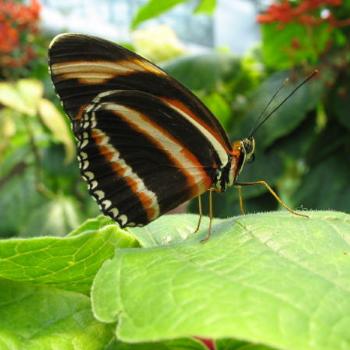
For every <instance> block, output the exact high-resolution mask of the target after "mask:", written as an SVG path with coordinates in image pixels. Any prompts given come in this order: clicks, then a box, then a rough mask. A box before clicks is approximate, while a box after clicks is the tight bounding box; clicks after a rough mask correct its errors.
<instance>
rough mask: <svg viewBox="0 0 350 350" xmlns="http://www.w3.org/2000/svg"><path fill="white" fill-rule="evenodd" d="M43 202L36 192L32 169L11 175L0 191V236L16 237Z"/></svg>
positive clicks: (42, 198) (43, 199)
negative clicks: (34, 210)
mask: <svg viewBox="0 0 350 350" xmlns="http://www.w3.org/2000/svg"><path fill="white" fill-rule="evenodd" d="M44 202H45V198H44V197H43V196H42V195H41V194H40V193H38V192H37V190H36V187H35V175H34V172H33V169H28V170H27V171H26V172H25V173H23V174H18V175H17V174H14V175H12V178H11V179H9V181H8V182H7V183H6V186H3V187H2V188H1V189H0V236H7V237H8V236H13V235H17V234H18V233H19V232H20V231H21V230H23V229H25V226H26V223H27V222H28V220H29V219H30V217H31V215H32V211H33V209H34V208H38V207H39V206H40V205H42V204H43V203H44Z"/></svg>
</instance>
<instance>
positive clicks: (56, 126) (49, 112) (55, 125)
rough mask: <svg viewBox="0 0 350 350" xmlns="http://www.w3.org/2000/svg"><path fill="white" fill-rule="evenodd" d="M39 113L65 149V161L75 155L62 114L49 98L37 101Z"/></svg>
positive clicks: (70, 159)
mask: <svg viewBox="0 0 350 350" xmlns="http://www.w3.org/2000/svg"><path fill="white" fill-rule="evenodd" d="M38 107H39V113H40V117H41V119H42V121H43V122H44V124H45V125H46V127H47V128H48V129H49V130H50V131H51V132H52V134H53V136H54V137H55V138H56V140H58V141H59V142H62V143H63V145H64V147H65V150H66V162H70V161H72V160H73V158H74V155H75V145H74V142H73V139H72V136H71V133H70V131H69V128H68V126H67V124H66V122H65V120H64V118H65V117H64V115H63V114H62V113H60V112H59V111H58V109H57V108H56V106H55V105H54V104H53V103H52V102H51V101H49V100H46V99H44V98H43V99H41V100H40V101H39V106H38Z"/></svg>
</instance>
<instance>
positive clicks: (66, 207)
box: [20, 195, 80, 237]
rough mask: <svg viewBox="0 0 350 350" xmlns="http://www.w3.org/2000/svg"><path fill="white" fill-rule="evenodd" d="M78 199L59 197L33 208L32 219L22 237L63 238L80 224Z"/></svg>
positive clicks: (23, 229)
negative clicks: (51, 236)
mask: <svg viewBox="0 0 350 350" xmlns="http://www.w3.org/2000/svg"><path fill="white" fill-rule="evenodd" d="M77 207H78V204H77V201H76V199H74V198H72V197H71V198H70V197H64V196H62V195H57V196H55V197H54V198H52V199H50V200H48V201H45V202H44V203H43V204H42V205H40V206H38V207H36V208H31V210H30V217H29V218H28V221H27V222H26V225H25V226H24V227H22V229H21V231H20V236H22V237H29V236H44V235H45V236H47V235H53V236H63V235H65V234H66V233H67V232H69V231H71V230H72V229H73V228H75V227H77V226H78V225H79V222H80V218H79V211H78V208H77Z"/></svg>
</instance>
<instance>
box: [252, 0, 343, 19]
mask: <svg viewBox="0 0 350 350" xmlns="http://www.w3.org/2000/svg"><path fill="white" fill-rule="evenodd" d="M342 2H343V0H303V1H300V3H299V4H297V5H295V4H292V3H291V2H290V1H288V0H282V1H281V2H280V3H278V4H272V5H271V6H270V7H269V8H268V9H267V11H266V12H265V13H262V14H260V15H259V16H258V17H257V20H258V22H259V23H273V22H277V23H280V24H287V23H290V22H295V23H299V24H303V25H318V24H320V23H322V22H329V23H331V24H334V25H335V22H334V18H333V17H332V15H331V14H330V13H329V14H328V15H327V16H324V17H321V9H327V7H329V6H340V5H341V4H342Z"/></svg>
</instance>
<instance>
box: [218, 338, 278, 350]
mask: <svg viewBox="0 0 350 350" xmlns="http://www.w3.org/2000/svg"><path fill="white" fill-rule="evenodd" d="M216 349H217V350H273V348H270V347H267V346H265V345H259V344H251V343H247V342H244V341H236V340H232V339H219V340H218V341H217V342H216Z"/></svg>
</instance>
